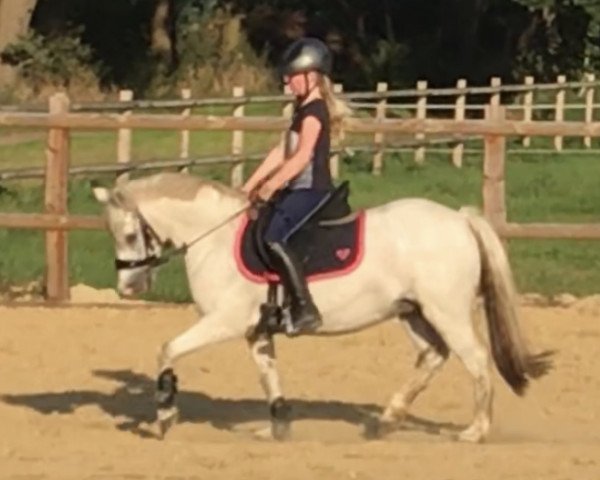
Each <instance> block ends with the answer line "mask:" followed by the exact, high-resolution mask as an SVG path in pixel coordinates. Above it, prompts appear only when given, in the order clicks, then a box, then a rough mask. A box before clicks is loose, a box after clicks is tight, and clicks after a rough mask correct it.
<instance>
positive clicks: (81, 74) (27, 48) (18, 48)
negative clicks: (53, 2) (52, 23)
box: [0, 27, 99, 92]
mask: <svg viewBox="0 0 600 480" xmlns="http://www.w3.org/2000/svg"><path fill="white" fill-rule="evenodd" d="M81 31H82V28H81V27H80V28H77V29H73V30H71V31H69V32H67V33H66V34H64V35H60V36H50V37H44V36H42V35H40V34H37V33H35V32H33V31H29V32H28V33H27V34H26V35H25V36H23V37H21V38H20V39H19V40H18V41H17V42H15V43H12V44H10V45H8V46H7V47H6V48H5V49H4V51H3V52H1V53H0V59H1V60H2V62H4V63H7V64H9V65H13V66H15V67H17V68H18V72H19V74H20V76H21V78H22V79H23V80H24V81H25V82H26V84H27V85H28V86H30V87H31V88H32V89H33V90H34V91H35V92H39V91H41V90H42V89H43V88H44V87H46V86H48V85H52V86H59V87H67V88H68V87H69V86H70V85H71V84H72V83H73V82H74V81H76V82H80V83H81V82H84V83H86V84H87V85H88V86H93V85H95V82H96V75H97V72H99V66H98V65H97V64H95V63H94V62H93V60H92V49H91V48H90V47H89V45H86V44H84V43H82V42H81Z"/></svg>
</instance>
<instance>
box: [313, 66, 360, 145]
mask: <svg viewBox="0 0 600 480" xmlns="http://www.w3.org/2000/svg"><path fill="white" fill-rule="evenodd" d="M317 86H318V87H319V91H320V92H321V96H322V97H323V100H325V104H326V105H327V110H328V111H329V118H330V122H331V132H332V136H337V135H339V133H340V129H341V127H342V122H343V120H344V117H347V116H349V115H350V114H351V113H352V110H351V109H350V107H349V106H348V104H347V103H346V102H344V101H343V100H341V99H340V98H338V97H337V95H336V94H335V92H334V91H333V84H332V83H331V80H330V79H329V77H328V76H327V75H323V74H321V75H319V77H318V79H317Z"/></svg>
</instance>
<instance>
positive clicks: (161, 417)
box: [157, 407, 179, 440]
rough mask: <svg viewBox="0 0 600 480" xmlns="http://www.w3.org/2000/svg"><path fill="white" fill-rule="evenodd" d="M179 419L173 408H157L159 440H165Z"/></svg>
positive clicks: (175, 409)
mask: <svg viewBox="0 0 600 480" xmlns="http://www.w3.org/2000/svg"><path fill="white" fill-rule="evenodd" d="M178 419H179V412H178V411H177V408H175V407H169V408H159V409H158V415H157V422H158V431H159V438H160V439H161V440H162V439H163V438H165V435H166V434H167V432H168V431H169V430H170V429H171V428H173V426H174V425H175V424H176V423H177V420H178Z"/></svg>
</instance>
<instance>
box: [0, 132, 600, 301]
mask: <svg viewBox="0 0 600 480" xmlns="http://www.w3.org/2000/svg"><path fill="white" fill-rule="evenodd" d="M267 137H268V135H263V138H257V139H255V140H253V141H255V142H256V143H255V144H254V145H255V148H256V150H258V151H260V150H264V144H265V141H266V140H267ZM271 137H273V136H271ZM275 138H276V136H275ZM134 139H135V140H134V141H135V145H134V150H133V151H134V152H135V155H136V158H137V159H140V160H141V159H146V158H149V157H152V158H156V157H160V156H161V155H165V156H167V155H168V154H172V153H173V152H176V151H177V148H178V143H177V134H176V133H175V132H167V133H165V132H144V133H138V132H136V133H135V135H134ZM229 139H230V135H229V134H215V133H212V134H208V133H204V132H202V133H199V134H196V135H195V136H194V140H193V145H194V146H195V148H194V149H193V152H194V154H195V155H196V154H198V155H199V154H201V153H200V152H202V153H204V154H207V153H219V151H221V152H224V151H227V148H229ZM269 140H272V138H269ZM204 149H205V150H204ZM113 150H114V134H107V133H101V134H98V135H96V134H90V133H87V134H82V135H81V136H80V137H77V138H75V139H74V157H76V159H77V163H79V162H87V161H89V162H90V163H98V162H101V161H107V160H110V159H113V158H114V156H111V153H112V152H113ZM9 151H10V154H8V153H7V152H9ZM2 155H4V156H2ZM40 155H43V149H41V144H40V143H39V141H32V142H27V143H25V144H18V145H13V146H10V147H9V146H5V147H0V168H5V167H6V166H7V165H11V166H14V165H16V164H17V162H18V164H19V165H22V162H25V161H28V160H26V159H35V158H37V157H36V156H40ZM449 157H450V156H449V154H428V155H427V160H426V162H425V164H424V165H422V166H417V165H415V163H414V162H413V155H412V154H401V155H388V156H386V159H385V168H384V173H383V175H382V176H381V177H374V176H373V175H372V174H371V173H370V163H369V161H370V156H368V155H365V154H357V155H356V156H354V157H352V158H345V159H344V160H343V162H342V165H341V170H342V177H343V179H349V180H350V181H351V189H352V194H351V202H352V205H353V206H354V207H355V208H359V207H368V206H372V205H377V204H381V203H384V202H386V201H389V200H392V199H395V198H399V197H412V196H420V197H427V198H430V199H433V200H436V201H439V202H442V203H444V204H447V205H449V206H452V207H459V206H461V205H464V204H472V205H480V201H481V177H482V175H481V159H480V158H479V156H477V155H475V156H467V157H466V158H465V162H464V166H463V168H462V169H456V168H454V167H452V166H451V165H450V162H449ZM598 162H599V160H598V159H596V158H594V157H591V156H588V155H571V156H567V155H558V154H549V155H545V156H543V157H536V156H534V155H521V156H519V155H514V154H510V155H509V156H508V162H507V165H508V167H507V203H508V215H509V220H511V221H519V222H534V221H535V222H550V221H553V222H596V221H598V220H597V219H598V212H599V211H600V188H598V173H599V172H600V168H599V167H600V165H599V163H598ZM38 164H39V163H38ZM194 173H198V174H202V175H205V176H210V177H211V178H215V179H219V180H226V179H227V178H228V169H227V168H226V167H220V168H210V169H209V168H207V167H198V168H195V169H194ZM98 178H99V179H100V180H101V181H104V182H105V183H108V182H109V181H110V177H104V178H102V177H98ZM1 187H2V188H1V190H0V211H3V212H7V211H11V212H16V211H21V212H34V211H41V210H42V205H43V194H42V190H41V188H40V186H39V183H38V184H37V185H32V184H31V182H27V183H26V184H17V183H5V184H4V185H2V186H1ZM69 209H70V211H71V212H74V213H85V214H92V213H99V206H98V205H97V204H96V202H95V200H94V199H93V197H92V194H91V191H90V189H89V179H86V180H74V181H73V182H72V183H71V184H70V196H69ZM43 239H44V238H43V233H38V232H31V231H16V230H0V245H2V246H3V252H4V254H3V255H2V256H0V284H2V283H4V284H6V283H23V282H27V281H30V280H34V279H39V278H41V276H42V275H43V270H44V243H43ZM69 243H70V259H69V262H70V270H71V283H72V284H76V283H79V282H83V283H86V284H89V285H93V286H96V287H114V282H115V272H114V269H113V266H112V260H113V251H112V243H111V240H110V238H109V236H108V234H107V233H106V232H72V233H70V234H69ZM599 247H600V245H599V243H598V242H593V241H566V240H564V241H563V240H560V241H559V240H512V241H510V242H509V248H510V256H511V260H512V264H513V266H514V269H515V272H516V278H517V283H518V285H519V288H520V289H521V290H522V291H536V292H541V293H545V294H552V293H557V292H563V291H569V292H572V293H574V294H590V293H594V292H598V291H599V290H600V248H599ZM148 298H151V299H161V300H167V301H178V302H181V301H187V300H189V294H188V289H187V284H186V280H185V277H184V274H183V269H182V265H181V261H180V260H176V261H174V262H173V263H172V264H171V265H168V266H167V267H165V268H163V269H162V270H161V271H160V274H159V281H158V282H157V284H156V285H155V287H154V289H153V291H152V292H151V293H150V294H149V295H148Z"/></svg>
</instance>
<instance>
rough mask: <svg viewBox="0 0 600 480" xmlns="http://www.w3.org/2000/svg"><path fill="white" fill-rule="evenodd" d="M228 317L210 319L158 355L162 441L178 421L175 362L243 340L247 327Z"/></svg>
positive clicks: (164, 345) (157, 398) (197, 324)
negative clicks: (223, 344)
mask: <svg viewBox="0 0 600 480" xmlns="http://www.w3.org/2000/svg"><path fill="white" fill-rule="evenodd" d="M226 317H227V315H224V314H223V313H219V314H216V313H213V314H209V315H206V316H204V317H202V318H201V319H200V320H199V321H198V323H196V324H194V325H193V326H192V327H190V328H189V329H188V330H186V331H185V332H183V333H182V334H180V335H178V336H177V337H175V338H174V339H173V340H171V341H170V342H167V343H165V344H163V346H162V348H161V350H160V353H159V355H158V380H157V391H156V403H157V420H158V424H159V428H160V434H161V437H162V436H164V434H165V433H166V432H167V431H168V430H169V429H170V428H171V427H172V426H173V425H174V424H175V423H176V421H177V408H176V405H175V397H176V395H177V376H176V375H175V372H174V371H173V365H174V363H175V360H177V359H178V358H180V357H182V356H184V355H187V354H189V353H192V352H194V351H196V350H199V349H200V348H202V347H205V346H207V345H211V344H214V343H218V342H222V341H225V340H229V339H232V338H236V337H238V338H239V337H242V336H243V334H244V331H243V325H238V324H237V323H235V322H231V321H230V319H228V318H226Z"/></svg>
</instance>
